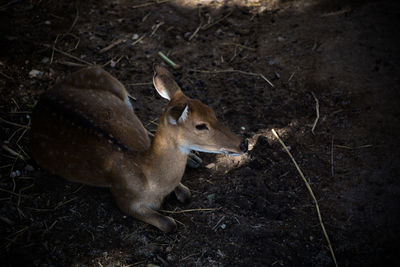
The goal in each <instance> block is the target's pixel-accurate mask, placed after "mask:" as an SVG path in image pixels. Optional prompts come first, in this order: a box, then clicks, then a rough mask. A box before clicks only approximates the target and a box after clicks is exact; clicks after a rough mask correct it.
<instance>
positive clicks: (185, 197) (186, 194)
mask: <svg viewBox="0 0 400 267" xmlns="http://www.w3.org/2000/svg"><path fill="white" fill-rule="evenodd" d="M174 192H175V195H176V198H177V199H178V200H179V201H180V202H182V203H187V202H189V201H190V199H191V197H192V193H190V190H189V188H187V187H186V186H184V185H183V184H182V183H179V185H178V186H177V187H176V188H175V190H174Z"/></svg>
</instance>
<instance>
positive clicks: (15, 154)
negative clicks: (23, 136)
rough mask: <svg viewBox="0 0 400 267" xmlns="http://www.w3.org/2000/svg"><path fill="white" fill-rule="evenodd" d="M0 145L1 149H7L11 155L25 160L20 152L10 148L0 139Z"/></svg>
mask: <svg viewBox="0 0 400 267" xmlns="http://www.w3.org/2000/svg"><path fill="white" fill-rule="evenodd" d="M0 145H1V148H2V149H4V150H5V151H7V152H8V153H10V154H11V155H13V156H16V157H18V158H20V159H21V160H23V161H25V157H24V156H22V155H21V153H18V152H16V151H14V150H13V149H11V148H10V147H9V146H7V145H6V144H4V143H3V142H1V141H0Z"/></svg>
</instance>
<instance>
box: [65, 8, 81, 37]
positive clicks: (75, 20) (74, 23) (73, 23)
mask: <svg viewBox="0 0 400 267" xmlns="http://www.w3.org/2000/svg"><path fill="white" fill-rule="evenodd" d="M78 19H79V10H78V9H77V8H76V14H75V18H74V21H73V22H72V24H71V27H69V29H68V31H67V33H69V32H71V31H72V30H73V29H74V27H75V25H76V23H77V22H78Z"/></svg>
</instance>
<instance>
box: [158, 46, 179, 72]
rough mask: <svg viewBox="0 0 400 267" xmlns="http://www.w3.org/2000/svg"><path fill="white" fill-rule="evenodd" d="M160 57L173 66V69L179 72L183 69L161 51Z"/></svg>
mask: <svg viewBox="0 0 400 267" xmlns="http://www.w3.org/2000/svg"><path fill="white" fill-rule="evenodd" d="M158 55H159V56H160V57H161V58H162V59H163V60H164V61H165V62H167V63H168V64H169V65H171V67H173V68H174V69H176V70H179V69H180V68H181V65H179V64H176V63H175V62H173V61H172V60H171V59H169V58H168V57H167V56H166V55H165V54H164V53H163V52H161V51H159V52H158Z"/></svg>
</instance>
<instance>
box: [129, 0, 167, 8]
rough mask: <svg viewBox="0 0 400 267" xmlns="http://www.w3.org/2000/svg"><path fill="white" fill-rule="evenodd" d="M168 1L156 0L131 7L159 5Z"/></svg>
mask: <svg viewBox="0 0 400 267" xmlns="http://www.w3.org/2000/svg"><path fill="white" fill-rule="evenodd" d="M169 1H171V0H156V1H155V2H150V3H143V4H139V5H136V6H132V8H133V9H135V8H141V7H147V6H152V5H159V4H163V3H166V2H169Z"/></svg>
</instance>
